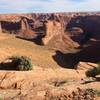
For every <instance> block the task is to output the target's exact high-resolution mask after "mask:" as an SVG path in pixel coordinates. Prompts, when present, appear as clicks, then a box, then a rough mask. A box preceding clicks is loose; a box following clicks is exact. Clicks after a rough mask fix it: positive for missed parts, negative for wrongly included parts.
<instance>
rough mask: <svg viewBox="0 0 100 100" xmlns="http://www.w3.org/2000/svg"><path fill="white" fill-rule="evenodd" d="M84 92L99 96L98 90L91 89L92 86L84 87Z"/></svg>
mask: <svg viewBox="0 0 100 100" xmlns="http://www.w3.org/2000/svg"><path fill="white" fill-rule="evenodd" d="M86 92H88V93H91V94H94V95H97V96H100V91H98V90H95V89H92V88H88V89H86Z"/></svg>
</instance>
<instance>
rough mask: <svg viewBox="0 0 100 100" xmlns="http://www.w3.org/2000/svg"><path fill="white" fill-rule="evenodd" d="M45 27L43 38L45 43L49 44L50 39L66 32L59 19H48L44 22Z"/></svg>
mask: <svg viewBox="0 0 100 100" xmlns="http://www.w3.org/2000/svg"><path fill="white" fill-rule="evenodd" d="M44 28H45V36H44V38H43V44H44V45H46V44H49V41H50V40H51V39H52V38H53V37H55V36H57V35H62V34H64V29H63V27H62V25H61V23H59V22H57V21H48V22H45V23H44Z"/></svg>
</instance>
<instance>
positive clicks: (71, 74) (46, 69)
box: [0, 12, 100, 100]
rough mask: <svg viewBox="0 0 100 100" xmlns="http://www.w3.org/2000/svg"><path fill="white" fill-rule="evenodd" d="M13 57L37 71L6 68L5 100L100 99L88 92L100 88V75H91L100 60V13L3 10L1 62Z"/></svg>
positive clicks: (1, 83) (1, 84) (2, 75)
mask: <svg viewBox="0 0 100 100" xmlns="http://www.w3.org/2000/svg"><path fill="white" fill-rule="evenodd" d="M12 55H24V56H28V57H30V58H31V59H32V63H33V70H31V71H16V70H10V69H9V70H8V69H7V70H6V68H5V69H4V68H3V70H2V69H0V99H2V98H3V99H4V100H100V96H97V95H94V94H91V93H90V92H86V89H90V90H91V89H94V90H97V91H100V76H97V77H96V78H95V79H94V78H88V77H87V76H86V74H85V73H86V71H87V70H89V69H92V68H95V67H98V64H99V62H100V13H99V12H84V13H81V12H78V13H45V14H44V13H36V14H35V13H31V14H0V62H1V63H2V62H6V59H7V58H8V57H10V56H12ZM0 68H1V65H0ZM97 79H98V80H97ZM93 92H94V91H93Z"/></svg>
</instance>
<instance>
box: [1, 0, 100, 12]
mask: <svg viewBox="0 0 100 100" xmlns="http://www.w3.org/2000/svg"><path fill="white" fill-rule="evenodd" d="M86 11H100V0H0V13H52V12H86Z"/></svg>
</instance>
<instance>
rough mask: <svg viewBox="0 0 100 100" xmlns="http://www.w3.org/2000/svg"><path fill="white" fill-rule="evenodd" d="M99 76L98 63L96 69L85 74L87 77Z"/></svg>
mask: <svg viewBox="0 0 100 100" xmlns="http://www.w3.org/2000/svg"><path fill="white" fill-rule="evenodd" d="M99 74H100V63H98V67H95V68H93V69H90V70H88V71H87V72H86V76H87V77H95V76H96V75H99Z"/></svg>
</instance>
